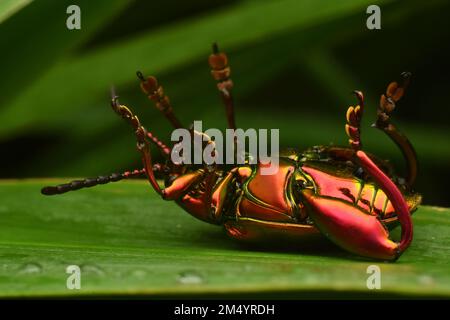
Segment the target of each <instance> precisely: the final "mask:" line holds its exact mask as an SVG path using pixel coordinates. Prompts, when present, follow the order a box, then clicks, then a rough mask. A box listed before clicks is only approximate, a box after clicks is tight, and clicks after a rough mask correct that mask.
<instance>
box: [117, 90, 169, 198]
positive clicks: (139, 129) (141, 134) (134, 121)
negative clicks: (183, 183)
mask: <svg viewBox="0 0 450 320" xmlns="http://www.w3.org/2000/svg"><path fill="white" fill-rule="evenodd" d="M111 107H112V108H113V110H114V111H115V112H116V113H117V114H118V115H119V116H121V117H122V118H123V119H124V120H125V121H127V122H128V123H129V124H130V125H131V127H132V128H133V129H134V134H135V136H136V140H137V145H136V146H137V149H138V151H139V152H140V153H141V157H142V162H143V164H144V169H145V172H146V174H147V178H148V181H149V182H150V184H151V186H152V187H153V189H155V191H156V192H157V193H158V194H161V195H162V190H161V187H160V186H159V184H158V182H157V181H156V178H155V174H154V173H153V163H152V156H151V153H150V145H149V143H148V141H147V130H146V129H145V128H144V127H143V126H142V125H141V122H140V121H139V118H138V117H137V116H136V115H135V114H134V113H133V112H132V111H131V110H130V109H129V108H128V107H126V106H124V105H121V104H119V101H118V97H117V96H114V97H113V98H112V99H111Z"/></svg>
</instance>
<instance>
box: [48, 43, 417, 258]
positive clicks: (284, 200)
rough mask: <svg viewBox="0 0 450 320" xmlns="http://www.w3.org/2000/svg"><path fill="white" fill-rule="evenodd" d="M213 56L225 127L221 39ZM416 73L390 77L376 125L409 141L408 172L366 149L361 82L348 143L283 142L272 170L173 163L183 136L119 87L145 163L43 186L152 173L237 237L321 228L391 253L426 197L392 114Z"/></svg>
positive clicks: (364, 251) (175, 196) (291, 237)
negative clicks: (160, 126) (171, 134)
mask: <svg viewBox="0 0 450 320" xmlns="http://www.w3.org/2000/svg"><path fill="white" fill-rule="evenodd" d="M209 65H210V67H211V74H212V76H213V78H214V79H215V80H216V82H217V89H218V90H219V93H220V95H221V97H222V100H223V102H224V105H225V110H226V116H227V122H228V127H229V128H232V129H236V124H235V117H234V102H233V97H232V88H233V81H232V79H231V77H230V74H231V71H230V67H229V65H228V58H227V55H226V54H225V53H223V52H220V51H219V49H218V46H217V45H216V44H214V45H213V52H212V54H211V55H210V56H209ZM137 76H138V78H139V80H140V86H141V89H142V91H143V92H144V93H145V95H146V96H147V97H148V98H149V99H150V100H151V101H153V102H154V103H155V106H156V108H157V109H159V110H160V111H161V112H162V113H163V114H164V115H165V117H166V118H167V119H168V120H169V122H170V123H171V124H172V126H173V127H174V128H182V127H183V126H182V124H181V122H180V121H179V119H178V118H177V117H176V116H175V113H174V111H173V108H172V105H171V103H170V100H169V98H168V97H167V96H166V95H165V93H164V90H163V88H162V86H160V84H159V83H158V81H157V79H156V78H155V77H153V76H150V77H147V78H146V77H144V76H143V74H142V73H141V72H137ZM409 79H410V73H403V74H402V80H401V81H399V82H396V81H394V82H391V83H390V84H389V85H388V87H387V90H386V93H384V94H382V95H381V99H380V104H379V107H378V109H377V120H376V122H375V124H374V125H373V126H374V127H376V128H378V129H380V130H382V131H384V132H385V133H386V134H387V135H388V136H389V137H390V138H391V139H392V140H393V141H394V142H395V143H396V144H397V146H398V147H399V148H400V150H401V151H402V153H403V156H404V158H405V160H406V164H407V171H408V173H407V177H406V178H402V177H400V176H398V175H396V174H395V173H394V170H393V168H392V167H391V165H390V164H389V163H388V162H387V161H384V160H381V159H379V158H377V157H376V156H374V155H371V154H368V153H366V152H365V151H363V149H362V143H361V119H362V115H363V110H364V97H363V93H362V92H361V91H354V94H355V96H356V98H357V101H358V104H357V105H356V106H350V107H349V108H348V110H347V113H346V124H345V131H346V133H347V135H348V137H349V147H335V146H315V147H312V148H309V149H307V150H305V151H298V150H296V149H285V150H282V151H281V152H280V154H279V167H278V170H277V172H276V173H275V174H271V175H262V174H261V170H262V168H264V166H265V164H263V163H261V162H258V163H257V164H250V163H249V162H245V163H244V164H241V165H231V166H230V165H214V166H211V165H206V164H204V165H190V164H175V163H174V162H172V161H171V159H170V154H171V150H172V148H173V147H175V146H176V144H174V145H173V146H172V148H170V147H168V146H166V145H165V144H164V143H163V142H162V141H161V140H160V139H158V138H157V137H156V136H155V135H154V134H153V133H151V132H150V131H148V130H146V129H145V128H144V126H143V125H142V124H141V122H140V121H139V119H138V117H137V116H136V115H135V114H134V113H133V112H132V111H131V110H130V108H128V107H127V106H125V105H122V104H120V103H119V101H118V97H117V96H115V95H113V97H112V100H111V106H112V108H113V110H114V111H115V112H116V113H117V114H118V115H119V116H121V117H122V118H123V119H125V120H126V121H127V122H128V123H129V124H130V125H131V126H132V128H133V130H134V133H135V136H136V140H137V149H138V151H139V152H140V154H141V157H142V161H143V169H140V170H134V171H128V172H124V173H122V174H111V175H109V176H99V177H97V178H87V179H84V180H75V181H72V182H70V183H66V184H61V185H57V186H48V187H44V188H43V189H42V190H41V192H42V193H43V194H45V195H54V194H61V193H65V192H67V191H72V190H78V189H81V188H85V187H92V186H94V185H98V184H105V183H108V182H115V181H119V180H122V179H126V178H130V177H136V176H140V175H145V176H146V177H147V179H148V181H149V183H150V185H151V186H152V187H153V189H154V190H155V191H156V192H157V193H158V194H159V195H161V197H162V198H163V199H165V200H174V201H175V202H176V203H177V204H178V205H179V206H180V207H181V208H183V209H184V210H185V211H187V212H188V213H190V214H191V215H192V216H194V217H196V218H198V219H200V220H202V221H205V222H208V223H211V224H216V225H222V226H224V228H225V230H226V233H227V234H228V235H229V236H230V237H231V238H234V239H238V240H240V241H244V242H250V243H252V242H256V243H258V242H263V241H277V240H281V239H283V240H287V241H290V242H291V243H300V242H307V241H312V240H311V239H314V238H315V237H317V236H320V235H324V236H325V237H326V238H328V239H330V240H331V241H332V242H334V243H335V244H336V245H338V246H340V247H341V248H343V249H345V250H347V251H349V252H351V253H354V254H356V255H359V256H363V257H367V258H370V259H381V260H386V261H387V260H390V261H394V260H396V259H397V258H398V257H399V256H400V255H401V254H402V253H403V252H404V251H405V250H406V249H407V248H408V246H409V245H410V243H411V241H412V235H413V225H412V220H411V214H412V213H413V212H414V211H415V210H416V209H417V207H418V206H419V204H420V202H421V196H420V194H418V193H417V192H415V191H414V190H413V189H412V186H413V183H414V181H415V178H416V176H417V157H416V153H415V151H414V148H413V146H412V145H411V143H410V142H409V140H408V139H407V138H406V136H405V135H403V134H402V133H400V131H398V130H397V128H396V127H395V126H394V125H393V124H392V123H391V121H390V115H391V113H392V111H393V110H394V109H395V106H396V103H397V101H398V100H400V98H401V97H402V96H403V94H404V91H405V88H406V87H407V85H408V83H409ZM191 132H192V131H191ZM192 133H193V134H199V133H194V132H192ZM208 143H214V142H213V141H212V140H209V141H208ZM150 144H154V145H155V146H156V147H157V148H158V149H159V151H160V152H161V153H162V154H163V156H164V157H165V158H166V159H167V160H166V163H165V164H161V163H156V164H154V163H153V161H152V156H151V152H150ZM158 174H160V175H161V176H162V178H163V179H164V187H161V186H160V184H159V182H158V181H157V179H156V176H157V175H158ZM398 224H400V226H401V229H402V230H401V231H402V232H401V240H400V241H399V242H395V241H393V240H391V239H390V238H389V230H390V229H392V228H393V227H395V226H396V225H398Z"/></svg>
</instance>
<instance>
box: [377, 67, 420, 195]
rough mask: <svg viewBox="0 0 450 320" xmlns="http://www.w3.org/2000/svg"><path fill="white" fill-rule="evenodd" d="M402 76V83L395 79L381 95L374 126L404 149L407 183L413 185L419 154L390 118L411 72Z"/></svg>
mask: <svg viewBox="0 0 450 320" xmlns="http://www.w3.org/2000/svg"><path fill="white" fill-rule="evenodd" d="M401 76H402V81H401V82H400V83H398V82H395V81H394V82H391V83H390V84H389V85H388V87H387V89H386V94H382V95H381V98H380V105H379V107H378V109H377V121H376V122H375V123H374V124H373V126H374V127H376V128H378V129H380V130H382V131H384V132H385V133H386V134H387V135H388V136H389V137H390V138H391V139H392V141H394V142H395V144H396V145H397V146H398V147H399V148H400V150H401V151H402V154H403V157H404V158H405V160H406V165H407V170H408V175H407V178H406V180H407V184H408V185H409V186H412V185H413V184H414V181H415V180H416V176H417V168H418V164H417V155H416V152H415V150H414V147H413V146H412V144H411V142H409V140H408V138H407V137H406V136H405V135H404V134H402V133H401V132H400V131H398V130H397V128H396V127H395V126H394V125H393V124H392V123H391V119H390V115H391V113H392V111H394V109H395V104H396V102H397V101H398V100H400V99H401V97H402V96H403V95H404V93H405V89H406V87H407V86H408V84H409V81H410V77H411V73H409V72H403V73H402V74H401Z"/></svg>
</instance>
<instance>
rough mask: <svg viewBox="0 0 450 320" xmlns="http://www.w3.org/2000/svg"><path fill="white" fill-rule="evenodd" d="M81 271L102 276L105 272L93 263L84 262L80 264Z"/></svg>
mask: <svg viewBox="0 0 450 320" xmlns="http://www.w3.org/2000/svg"><path fill="white" fill-rule="evenodd" d="M80 269H81V273H82V274H83V273H87V274H94V275H97V276H103V275H104V274H105V271H103V269H102V268H100V267H98V266H96V265H93V264H85V265H82V266H80Z"/></svg>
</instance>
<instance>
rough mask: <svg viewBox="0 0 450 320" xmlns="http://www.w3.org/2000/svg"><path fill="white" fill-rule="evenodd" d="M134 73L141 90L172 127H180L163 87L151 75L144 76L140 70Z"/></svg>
mask: <svg viewBox="0 0 450 320" xmlns="http://www.w3.org/2000/svg"><path fill="white" fill-rule="evenodd" d="M136 74H137V76H138V78H139V80H140V81H141V89H142V92H144V93H145V95H146V96H147V97H148V98H149V99H150V100H152V101H153V102H154V103H155V105H156V108H157V109H158V110H159V111H161V112H162V113H163V114H164V116H165V117H166V118H167V120H169V121H170V123H171V124H172V125H173V127H174V128H182V127H183V126H182V125H181V122H180V121H179V120H178V118H177V117H176V116H175V113H174V112H173V108H172V105H171V104H170V99H169V97H168V96H166V95H165V94H164V89H163V87H162V86H160V85H159V83H158V80H156V78H155V77H153V76H149V77H147V78H145V77H144V76H143V74H142V73H141V72H140V71H138V72H136Z"/></svg>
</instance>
